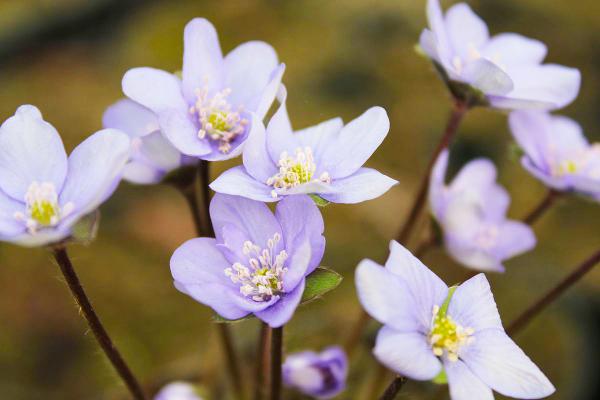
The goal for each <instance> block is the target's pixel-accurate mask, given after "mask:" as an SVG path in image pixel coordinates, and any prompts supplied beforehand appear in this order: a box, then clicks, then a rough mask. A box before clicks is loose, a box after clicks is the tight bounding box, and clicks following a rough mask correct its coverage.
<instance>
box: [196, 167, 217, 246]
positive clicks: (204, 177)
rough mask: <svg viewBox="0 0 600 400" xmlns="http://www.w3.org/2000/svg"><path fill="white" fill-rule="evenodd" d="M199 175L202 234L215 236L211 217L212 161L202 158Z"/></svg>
mask: <svg viewBox="0 0 600 400" xmlns="http://www.w3.org/2000/svg"><path fill="white" fill-rule="evenodd" d="M198 177H199V178H200V179H199V181H200V196H199V203H200V208H199V209H200V210H201V211H200V213H199V219H200V223H201V229H200V231H199V232H200V234H201V236H210V237H215V231H214V229H213V226H212V221H211V219H210V188H209V187H208V185H209V184H210V163H209V162H208V161H204V160H200V162H199V163H198Z"/></svg>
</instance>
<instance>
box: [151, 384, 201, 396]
mask: <svg viewBox="0 0 600 400" xmlns="http://www.w3.org/2000/svg"><path fill="white" fill-rule="evenodd" d="M154 400H202V397H200V395H199V394H198V392H197V391H196V388H195V387H194V386H193V385H190V384H189V383H186V382H173V383H169V384H168V385H166V386H165V387H163V388H162V389H161V390H160V392H158V393H157V394H156V396H155V397H154Z"/></svg>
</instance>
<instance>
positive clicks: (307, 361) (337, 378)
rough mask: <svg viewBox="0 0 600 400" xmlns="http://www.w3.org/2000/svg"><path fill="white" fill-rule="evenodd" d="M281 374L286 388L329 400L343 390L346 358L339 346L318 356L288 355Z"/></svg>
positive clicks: (316, 354)
mask: <svg viewBox="0 0 600 400" xmlns="http://www.w3.org/2000/svg"><path fill="white" fill-rule="evenodd" d="M282 372H283V381H284V383H285V385H286V386H289V387H293V388H296V389H298V390H300V391H301V392H302V393H304V394H306V395H308V396H313V397H316V398H318V399H330V398H332V397H335V396H337V395H338V394H339V393H340V392H342V391H343V390H344V389H345V387H346V377H347V375H348V359H347V357H346V353H345V352H344V350H343V349H342V348H341V347H339V346H332V347H328V348H326V349H325V350H323V351H322V352H320V353H315V352H314V351H303V352H299V353H292V354H289V355H288V356H287V357H286V359H285V362H284V364H283V370H282Z"/></svg>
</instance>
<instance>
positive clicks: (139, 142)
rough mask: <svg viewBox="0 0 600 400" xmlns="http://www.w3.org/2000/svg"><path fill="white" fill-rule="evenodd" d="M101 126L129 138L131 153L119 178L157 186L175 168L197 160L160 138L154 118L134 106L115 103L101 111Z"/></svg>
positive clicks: (133, 104)
mask: <svg viewBox="0 0 600 400" xmlns="http://www.w3.org/2000/svg"><path fill="white" fill-rule="evenodd" d="M102 125H104V127H105V128H115V129H119V130H121V131H122V132H125V133H126V134H127V135H128V136H129V138H130V139H131V154H130V156H129V157H130V158H129V161H128V162H127V164H126V165H125V168H124V170H123V179H125V180H126V181H129V182H131V183H137V184H155V183H160V182H161V181H162V180H163V178H164V177H165V176H166V175H167V174H168V173H169V172H172V171H174V170H176V169H177V168H180V167H182V166H185V165H193V164H195V163H196V162H197V159H195V158H193V157H189V156H186V155H184V154H181V153H180V152H179V150H177V149H176V148H175V147H173V146H172V145H171V143H170V142H169V141H168V140H167V139H166V138H165V137H164V136H163V135H162V133H161V132H160V127H159V125H158V120H157V118H156V115H154V113H153V112H152V111H150V110H149V109H147V108H145V107H144V106H141V105H139V104H138V103H136V102H134V101H131V100H128V99H123V100H119V101H117V102H116V103H114V104H113V105H111V106H110V107H108V108H107V109H106V111H105V112H104V116H103V117H102Z"/></svg>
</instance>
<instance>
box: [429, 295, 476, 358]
mask: <svg viewBox="0 0 600 400" xmlns="http://www.w3.org/2000/svg"><path fill="white" fill-rule="evenodd" d="M455 290H456V286H453V287H451V288H450V290H449V292H448V297H447V298H446V300H445V301H444V304H442V306H441V307H439V306H434V307H433V319H432V321H431V331H430V332H429V335H428V339H429V344H430V345H431V349H432V351H433V354H435V355H436V356H438V357H441V356H443V355H444V354H446V356H447V357H448V360H450V361H457V360H458V352H459V350H460V348H461V347H462V346H464V345H468V344H469V343H471V342H472V341H473V337H472V335H473V334H474V333H475V331H474V330H473V329H471V328H463V327H462V326H460V325H459V324H457V323H456V322H455V321H454V320H453V319H452V317H451V316H449V315H447V313H448V305H449V304H450V299H451V298H452V295H453V294H454V291H455Z"/></svg>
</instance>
